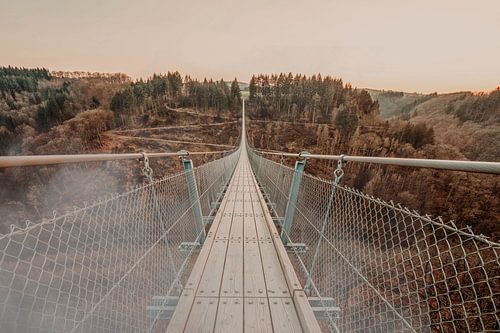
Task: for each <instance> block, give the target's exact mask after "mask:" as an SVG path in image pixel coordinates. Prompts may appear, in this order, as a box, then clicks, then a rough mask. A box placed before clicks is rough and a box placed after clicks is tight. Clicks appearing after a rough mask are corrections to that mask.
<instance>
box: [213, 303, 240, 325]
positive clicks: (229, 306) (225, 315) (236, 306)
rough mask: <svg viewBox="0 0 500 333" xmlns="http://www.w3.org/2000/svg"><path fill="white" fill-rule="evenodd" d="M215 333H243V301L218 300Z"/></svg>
mask: <svg viewBox="0 0 500 333" xmlns="http://www.w3.org/2000/svg"><path fill="white" fill-rule="evenodd" d="M215 332H243V299H242V298H239V297H238V298H225V297H222V298H221V299H220V300H219V308H218V309H217V318H216V320H215Z"/></svg>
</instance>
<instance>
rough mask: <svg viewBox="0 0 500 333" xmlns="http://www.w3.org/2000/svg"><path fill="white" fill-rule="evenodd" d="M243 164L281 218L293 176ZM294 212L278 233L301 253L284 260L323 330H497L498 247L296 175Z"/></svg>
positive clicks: (273, 167)
mask: <svg viewBox="0 0 500 333" xmlns="http://www.w3.org/2000/svg"><path fill="white" fill-rule="evenodd" d="M250 160H251V164H252V168H253V170H254V172H255V173H256V176H257V179H258V181H259V182H260V184H261V185H262V186H263V188H264V189H265V191H266V192H267V195H268V196H269V201H270V202H272V203H274V204H275V205H272V206H273V207H274V212H275V214H277V215H278V216H279V217H283V216H284V215H285V210H286V206H287V202H288V195H289V189H290V184H291V181H292V178H293V176H294V173H295V171H294V169H292V168H289V167H285V166H283V165H280V164H278V163H275V162H273V161H270V160H268V159H265V158H263V157H261V156H259V155H256V154H255V153H254V152H250ZM294 208H295V215H294V219H293V224H292V227H291V229H290V232H289V234H288V236H289V239H290V241H291V242H292V243H295V244H304V245H305V246H306V248H307V250H305V251H304V248H303V247H302V250H301V251H298V250H295V252H293V253H291V254H290V255H291V258H292V261H293V262H294V265H295V266H296V270H297V273H298V275H299V278H300V279H301V280H302V283H303V284H304V286H305V289H306V292H308V294H309V296H311V297H319V298H320V300H321V303H322V305H323V306H324V307H325V313H324V315H323V317H322V319H323V320H321V321H320V323H321V325H322V328H324V329H325V331H340V332H402V331H405V332H487V331H491V332H493V331H495V332H497V331H499V330H500V315H499V313H500V262H499V255H500V244H498V243H494V242H491V241H489V240H488V239H487V238H485V237H482V236H477V235H474V234H473V233H472V232H471V231H470V230H459V229H457V228H456V227H455V225H454V224H453V223H447V224H445V223H443V221H442V220H441V219H433V218H431V217H429V216H423V215H420V214H419V213H417V212H415V211H410V210H408V209H406V208H404V207H401V206H399V205H397V204H394V203H392V202H385V201H382V200H380V199H377V198H374V197H372V196H369V195H366V194H363V193H361V192H359V191H357V190H355V189H351V188H348V187H342V186H336V185H333V184H332V182H330V181H326V180H323V179H320V178H316V177H313V176H310V175H306V174H304V175H302V178H301V185H300V192H299V196H298V199H297V203H296V204H295V205H294ZM294 248H296V247H294Z"/></svg>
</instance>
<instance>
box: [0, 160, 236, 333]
mask: <svg viewBox="0 0 500 333" xmlns="http://www.w3.org/2000/svg"><path fill="white" fill-rule="evenodd" d="M238 155H239V151H237V152H235V153H233V154H231V155H229V156H226V157H224V158H222V159H219V160H215V161H212V162H209V163H207V164H204V165H202V166H199V167H197V168H195V169H194V171H192V172H194V176H195V179H196V180H197V186H198V193H199V200H200V205H201V210H202V213H203V215H204V216H208V215H209V214H210V213H211V209H212V207H211V203H212V202H213V201H215V200H217V198H218V196H219V195H220V193H221V191H222V190H223V188H224V186H225V185H226V184H227V182H228V181H229V179H230V177H231V175H232V172H233V171H234V168H235V165H236V162H237V159H238ZM189 194H190V193H189V188H188V186H187V183H186V174H185V173H180V174H177V175H174V176H170V177H166V178H163V179H160V180H157V181H154V182H152V183H151V184H148V185H143V186H139V187H137V188H135V189H133V190H130V191H128V192H126V193H123V194H119V195H115V196H111V197H108V198H104V199H101V200H99V201H97V202H95V203H93V204H91V205H87V206H86V207H84V208H79V209H75V210H74V211H71V212H68V213H66V214H64V215H59V216H55V217H54V218H52V219H49V220H44V221H42V222H40V223H37V224H29V225H27V226H26V228H23V229H19V228H18V229H15V230H12V231H11V232H10V233H8V234H6V235H2V236H0V332H146V331H148V332H158V331H164V330H165V328H166V326H167V324H168V320H165V319H163V318H162V317H161V316H159V315H158V314H156V315H155V314H154V312H153V313H151V312H148V311H147V308H148V306H151V305H153V304H154V301H153V297H154V296H175V295H178V293H179V291H180V290H181V286H182V283H184V282H185V279H186V275H187V272H188V271H189V268H190V265H191V264H192V262H193V261H194V257H195V255H193V254H194V250H193V249H194V247H191V248H190V250H187V251H186V249H184V250H183V248H182V246H181V244H182V243H185V242H195V241H196V240H197V238H198V237H199V236H200V235H199V232H197V229H196V225H195V223H194V216H193V209H192V208H193V204H192V203H191V202H190V195H189ZM156 302H158V301H156Z"/></svg>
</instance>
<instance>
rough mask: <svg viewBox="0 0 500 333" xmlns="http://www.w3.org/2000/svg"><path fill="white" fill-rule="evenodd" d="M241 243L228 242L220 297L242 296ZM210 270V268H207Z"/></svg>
mask: <svg viewBox="0 0 500 333" xmlns="http://www.w3.org/2000/svg"><path fill="white" fill-rule="evenodd" d="M242 258H243V241H242V240H238V239H231V240H229V245H228V249H227V255H226V264H225V265H224V274H223V276H222V285H221V291H220V296H221V297H242V296H243V260H242ZM209 269H210V268H209Z"/></svg>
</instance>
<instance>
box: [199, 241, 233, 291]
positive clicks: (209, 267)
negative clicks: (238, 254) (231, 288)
mask: <svg viewBox="0 0 500 333" xmlns="http://www.w3.org/2000/svg"><path fill="white" fill-rule="evenodd" d="M228 242H229V241H228V240H217V239H216V240H214V243H213V245H212V249H211V251H210V254H209V256H208V259H207V262H206V264H205V269H204V270H203V274H202V276H201V279H200V283H199V285H198V289H197V291H196V296H197V297H198V296H200V297H201V296H205V297H218V296H219V293H220V285H221V280H222V274H223V272H224V262H225V259H226V251H227V245H228Z"/></svg>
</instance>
